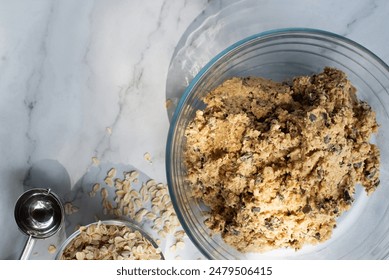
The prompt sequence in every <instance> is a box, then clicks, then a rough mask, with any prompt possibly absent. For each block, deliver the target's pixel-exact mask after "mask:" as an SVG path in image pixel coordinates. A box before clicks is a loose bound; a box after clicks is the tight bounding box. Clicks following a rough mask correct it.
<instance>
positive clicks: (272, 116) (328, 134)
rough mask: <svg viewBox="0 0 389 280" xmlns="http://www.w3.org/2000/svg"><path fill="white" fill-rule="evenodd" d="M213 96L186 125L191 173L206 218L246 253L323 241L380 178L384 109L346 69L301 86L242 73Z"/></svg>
mask: <svg viewBox="0 0 389 280" xmlns="http://www.w3.org/2000/svg"><path fill="white" fill-rule="evenodd" d="M204 102H205V103H206V105H207V106H206V108H205V109H204V110H202V111H201V110H199V111H197V113H196V117H195V119H194V120H193V121H192V122H191V123H190V124H189V126H188V127H187V129H186V148H185V156H184V161H185V165H186V168H187V178H186V180H187V182H188V183H189V185H190V186H191V189H192V193H193V196H194V197H195V198H196V199H200V200H201V201H202V202H203V203H204V204H205V205H207V206H208V207H209V209H210V211H209V218H207V220H206V222H205V223H206V225H207V226H208V227H209V228H210V229H211V230H212V232H214V233H221V236H222V238H223V239H224V241H225V242H226V243H228V244H230V245H232V246H233V247H235V248H237V249H238V250H239V251H242V252H264V251H268V250H271V249H277V248H284V247H289V248H294V249H296V250H297V249H300V248H301V247H302V246H303V245H304V244H317V243H319V242H323V241H325V240H327V239H329V238H330V237H331V233H332V231H333V229H334V228H335V227H336V218H337V217H339V216H340V215H341V214H342V213H343V212H345V211H347V210H348V209H350V207H351V205H352V202H353V195H354V192H355V185H356V184H357V183H360V184H361V185H362V186H363V187H364V189H365V190H366V192H367V193H368V194H371V193H372V192H373V191H374V190H375V189H376V187H377V186H378V184H379V161H380V160H379V150H378V148H377V146H376V145H373V144H371V143H370V142H369V141H370V140H369V139H370V136H371V135H372V133H375V132H377V130H378V125H377V122H376V117H375V113H374V112H373V111H372V109H371V108H370V106H369V105H368V104H367V103H365V102H363V101H360V100H358V99H357V96H356V89H355V87H354V86H353V85H352V84H351V83H350V81H349V80H348V79H347V77H346V75H345V73H343V72H342V71H340V70H337V69H334V68H325V69H324V70H323V72H322V73H319V74H317V75H313V76H301V77H296V78H294V80H293V82H292V83H291V84H287V83H277V82H274V81H271V80H267V79H263V78H257V77H247V78H232V79H229V80H227V81H225V82H224V83H223V84H222V85H220V86H219V87H217V88H216V89H214V90H213V91H211V92H210V93H209V94H207V96H206V97H205V98H204Z"/></svg>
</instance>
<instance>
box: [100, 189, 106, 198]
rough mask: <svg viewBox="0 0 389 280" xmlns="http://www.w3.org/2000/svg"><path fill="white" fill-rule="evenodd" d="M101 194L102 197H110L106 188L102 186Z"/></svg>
mask: <svg viewBox="0 0 389 280" xmlns="http://www.w3.org/2000/svg"><path fill="white" fill-rule="evenodd" d="M100 194H101V197H102V198H103V199H106V198H107V197H108V191H107V189H106V188H102V189H101V191H100Z"/></svg>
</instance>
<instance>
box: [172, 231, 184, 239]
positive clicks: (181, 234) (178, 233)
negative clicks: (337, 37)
mask: <svg viewBox="0 0 389 280" xmlns="http://www.w3.org/2000/svg"><path fill="white" fill-rule="evenodd" d="M184 236H185V231H184V230H177V231H176V232H175V233H174V237H175V238H176V239H182V238H184Z"/></svg>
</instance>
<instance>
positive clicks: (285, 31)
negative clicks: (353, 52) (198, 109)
mask: <svg viewBox="0 0 389 280" xmlns="http://www.w3.org/2000/svg"><path fill="white" fill-rule="evenodd" d="M292 34H294V35H312V36H322V37H326V38H330V39H333V40H338V41H340V43H343V44H345V46H351V47H354V48H355V49H357V50H359V51H360V52H361V53H363V54H364V55H365V56H366V57H369V58H370V59H372V60H373V61H375V62H377V63H378V65H379V66H381V67H382V68H383V70H384V71H385V72H387V73H389V66H388V65H387V64H386V63H385V62H384V61H383V60H382V59H381V58H379V57H378V56H377V55H376V54H374V53H373V52H372V51H370V50H369V49H367V48H366V47H364V46H362V45H361V44H359V43H357V42H355V41H353V40H351V39H349V38H346V37H344V36H342V35H339V34H336V33H333V32H330V31H326V30H322V29H315V28H302V27H290V28H279V29H270V30H267V31H263V32H260V33H256V34H253V35H251V36H248V37H246V38H244V39H241V40H239V41H237V42H235V43H233V44H232V45H230V46H228V47H227V48H225V49H224V50H222V51H221V52H219V53H218V54H217V55H216V56H214V57H213V58H212V59H211V60H210V61H209V62H208V63H207V64H205V65H204V66H203V67H202V68H201V69H200V71H199V72H198V73H197V74H196V75H195V76H194V78H193V79H192V80H191V81H190V83H189V85H188V86H187V87H186V89H185V91H184V93H183V95H182V96H181V97H180V99H179V102H178V104H177V107H176V108H175V110H174V113H173V116H172V119H171V122H170V126H169V131H168V136H167V142H166V152H165V155H166V156H165V166H166V178H167V184H168V189H169V193H170V199H171V201H172V204H173V207H174V210H175V212H176V215H177V218H178V219H179V221H180V223H181V225H182V228H183V229H184V230H185V232H186V234H187V235H188V237H189V238H190V240H191V241H192V242H193V244H194V245H195V246H196V248H197V249H198V250H199V251H200V252H201V253H202V254H203V255H204V256H205V257H206V258H207V259H213V257H212V256H211V254H210V253H208V251H207V250H206V249H205V248H203V246H202V245H201V244H200V242H199V241H198V240H197V239H196V238H195V237H194V235H193V234H192V232H191V231H190V229H189V228H188V225H187V224H186V222H185V219H184V216H183V214H182V213H181V211H180V209H179V207H178V202H177V198H176V196H175V195H174V191H173V180H172V177H171V165H170V159H171V157H172V148H173V146H172V140H173V137H174V130H175V128H176V126H177V122H178V119H179V116H180V114H181V112H182V110H183V108H184V104H185V101H186V99H187V98H188V96H189V95H190V93H191V92H192V90H193V88H194V87H195V85H196V84H197V83H198V82H199V81H200V79H201V78H202V77H203V75H205V74H206V73H207V71H208V70H209V69H210V68H211V67H212V66H213V65H214V64H215V63H217V62H218V61H219V60H220V59H221V58H223V57H224V56H226V55H228V54H229V53H230V52H232V51H234V50H236V49H237V48H239V47H240V46H242V45H244V44H247V43H249V42H250V41H254V40H260V39H265V38H269V37H273V36H282V35H286V36H288V35H292Z"/></svg>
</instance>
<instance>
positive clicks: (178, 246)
mask: <svg viewBox="0 0 389 280" xmlns="http://www.w3.org/2000/svg"><path fill="white" fill-rule="evenodd" d="M176 247H177V249H184V247H185V243H184V241H178V242H177V243H176Z"/></svg>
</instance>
